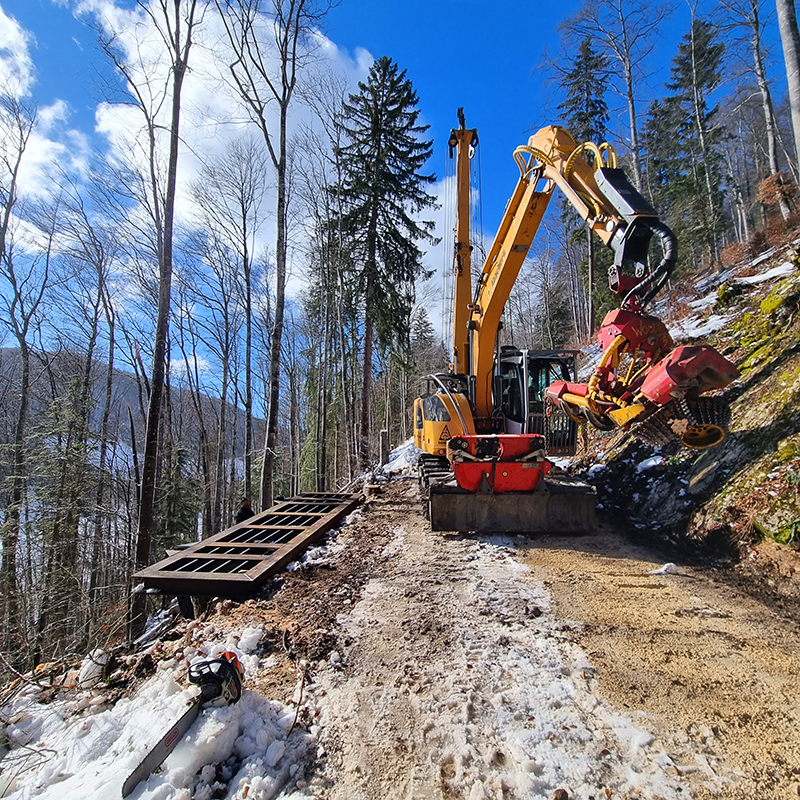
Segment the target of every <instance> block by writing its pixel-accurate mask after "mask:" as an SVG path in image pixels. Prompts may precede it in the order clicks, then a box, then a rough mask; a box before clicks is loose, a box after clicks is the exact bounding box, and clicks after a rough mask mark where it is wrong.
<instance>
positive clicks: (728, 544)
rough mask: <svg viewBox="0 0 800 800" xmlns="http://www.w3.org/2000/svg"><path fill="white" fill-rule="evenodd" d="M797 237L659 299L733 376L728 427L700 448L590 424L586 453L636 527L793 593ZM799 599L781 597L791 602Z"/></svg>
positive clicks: (681, 330) (798, 490)
mask: <svg viewBox="0 0 800 800" xmlns="http://www.w3.org/2000/svg"><path fill="white" fill-rule="evenodd" d="M799 253H800V249H799V244H798V242H797V241H795V242H792V243H790V244H788V245H785V246H783V247H781V248H777V249H773V250H770V251H768V252H766V253H764V254H762V255H761V256H759V257H758V258H756V259H754V260H752V261H748V262H744V263H741V264H739V265H736V266H734V267H732V268H731V269H729V270H727V271H726V272H724V273H723V274H721V275H713V276H710V277H707V278H705V279H704V280H703V281H701V282H700V283H699V284H698V285H697V287H696V292H695V293H699V294H700V295H701V296H700V297H691V296H687V293H686V291H685V287H682V286H681V287H678V288H676V289H675V290H673V292H672V295H671V296H670V297H668V298H667V299H664V300H661V301H660V303H659V304H657V306H656V308H655V309H654V313H655V314H657V315H659V316H661V317H662V318H663V319H664V320H665V321H666V322H667V324H668V325H669V327H670V330H671V333H672V334H673V336H674V338H675V339H676V341H677V342H678V343H680V344H692V343H698V342H705V343H708V344H711V345H713V346H715V347H716V348H717V349H718V350H719V351H720V352H722V353H723V354H724V355H725V356H726V357H727V358H729V359H730V360H731V361H733V362H734V363H735V364H736V365H737V366H738V368H739V370H740V372H741V377H740V379H739V380H738V381H736V382H735V384H734V385H733V386H732V387H731V388H730V389H729V390H728V391H729V394H730V397H731V398H732V399H733V402H732V423H731V430H730V436H729V437H728V439H727V440H726V441H725V442H724V443H723V444H722V445H720V446H719V447H716V448H713V449H711V450H708V451H705V452H700V453H698V452H696V451H690V450H687V449H685V448H680V449H679V448H676V447H674V446H668V447H665V448H662V449H661V450H658V451H654V450H652V449H651V448H648V447H646V446H644V445H642V444H641V443H639V442H638V441H637V440H635V439H634V438H633V437H632V436H631V435H629V434H626V433H620V432H617V433H613V434H599V433H596V434H593V435H592V436H591V441H590V446H589V449H588V452H587V453H586V454H585V455H584V456H583V458H582V465H583V467H584V468H585V469H588V475H589V479H590V481H591V482H593V483H594V484H595V485H596V486H597V489H598V493H599V496H600V500H601V503H602V505H603V506H604V508H605V510H606V511H608V512H611V513H612V514H613V515H614V518H615V519H616V520H620V519H623V520H626V521H627V523H628V524H629V525H630V526H631V527H632V529H633V530H636V531H639V532H640V535H641V536H647V535H651V534H652V535H653V536H655V537H656V538H661V539H663V540H664V541H665V542H668V543H671V544H673V545H677V546H678V547H679V549H680V551H681V552H683V553H686V552H695V553H696V554H697V555H698V556H704V557H707V556H712V557H714V556H716V557H718V558H719V559H722V560H723V561H725V562H727V563H729V564H730V563H735V564H737V566H736V567H735V571H736V572H737V573H738V574H739V575H741V576H742V577H743V578H746V579H747V581H749V582H752V583H753V584H754V588H755V589H756V590H757V591H762V590H763V591H767V592H770V593H772V594H774V595H775V597H776V598H781V597H782V598H792V599H793V600H794V599H796V598H798V597H800V561H798V558H797V552H796V549H795V548H796V545H797V544H798V542H800V266H798V265H799V264H800V255H799ZM795 605H796V604H795V603H794V602H792V603H790V604H789V606H788V607H789V608H790V609H793V608H794V607H795Z"/></svg>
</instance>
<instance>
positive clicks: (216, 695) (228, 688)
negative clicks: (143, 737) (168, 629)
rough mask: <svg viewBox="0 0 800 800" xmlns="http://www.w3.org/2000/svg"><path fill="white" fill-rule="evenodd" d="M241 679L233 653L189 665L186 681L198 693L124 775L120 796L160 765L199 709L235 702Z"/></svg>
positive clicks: (126, 794) (127, 793)
mask: <svg viewBox="0 0 800 800" xmlns="http://www.w3.org/2000/svg"><path fill="white" fill-rule="evenodd" d="M243 678H244V669H243V668H242V665H241V662H240V661H239V659H238V658H237V657H236V654H235V653H221V654H220V655H219V656H217V657H216V658H212V659H210V660H209V661H201V662H198V663H197V664H192V665H191V666H190V667H189V682H190V683H193V684H195V685H197V686H199V687H200V694H198V695H196V696H195V697H194V698H193V699H192V700H191V701H190V703H189V707H188V708H187V710H186V711H185V712H184V713H183V715H182V716H181V718H180V719H179V720H178V721H177V722H176V723H175V724H174V725H173V726H172V727H171V728H170V729H169V730H168V731H167V732H166V733H165V734H164V736H163V737H162V738H161V740H160V741H159V742H158V744H156V745H155V747H153V748H152V750H150V752H149V753H148V754H147V755H146V756H145V757H144V758H143V759H142V761H141V763H140V764H139V766H138V767H136V769H135V770H134V771H133V772H132V773H131V774H130V775H129V776H128V779H127V780H126V781H125V783H124V784H123V785H122V796H123V797H127V796H128V795H129V794H130V793H131V792H132V791H133V790H134V789H135V788H136V787H137V786H138V785H139V783H140V782H141V781H143V780H144V779H145V778H147V777H148V776H149V775H151V774H152V773H153V772H155V771H156V770H157V769H158V768H159V767H160V766H161V764H162V763H163V762H164V760H165V759H166V757H167V756H168V755H169V754H170V753H171V752H172V751H173V750H174V749H175V745H177V744H178V742H179V741H180V740H181V737H182V736H183V735H184V734H185V733H186V732H187V731H188V730H189V728H191V727H192V723H193V722H194V721H195V720H196V719H197V716H198V714H199V713H200V709H201V708H202V707H203V706H206V705H209V704H211V703H214V702H215V701H217V700H221V701H222V703H223V704H225V705H230V704H231V703H235V702H236V701H237V700H238V699H239V698H240V697H241V696H242V679H243Z"/></svg>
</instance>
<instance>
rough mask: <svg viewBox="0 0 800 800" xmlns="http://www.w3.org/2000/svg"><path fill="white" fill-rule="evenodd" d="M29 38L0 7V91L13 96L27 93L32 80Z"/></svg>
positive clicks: (32, 69) (28, 34) (16, 96)
mask: <svg viewBox="0 0 800 800" xmlns="http://www.w3.org/2000/svg"><path fill="white" fill-rule="evenodd" d="M31 40H32V37H31V35H30V33H29V32H28V31H26V30H25V29H24V28H23V27H22V26H21V25H20V24H19V23H18V22H17V21H16V20H15V19H14V18H13V17H9V16H8V15H7V14H6V13H5V12H4V11H3V9H2V8H0V91H4V92H7V93H8V94H10V95H11V96H12V97H15V98H20V97H23V96H25V95H26V94H28V92H29V91H30V87H31V84H32V83H33V80H34V68H33V61H32V60H31V56H30V53H29V48H30V44H31Z"/></svg>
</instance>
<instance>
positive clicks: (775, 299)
mask: <svg viewBox="0 0 800 800" xmlns="http://www.w3.org/2000/svg"><path fill="white" fill-rule="evenodd" d="M795 283H796V282H795V279H794V278H791V279H789V280H783V281H780V282H779V283H778V285H777V286H775V287H774V288H773V289H772V291H771V292H770V293H769V294H768V295H767V296H766V297H765V298H764V299H763V300H762V301H761V313H762V314H763V315H765V316H769V315H770V314H771V313H772V312H773V311H775V309H777V308H780V306H781V305H782V304H783V301H784V300H785V299H786V297H787V296H788V294H789V291H790V289H792V288H793V287H794V286H795Z"/></svg>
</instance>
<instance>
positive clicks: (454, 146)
mask: <svg viewBox="0 0 800 800" xmlns="http://www.w3.org/2000/svg"><path fill="white" fill-rule="evenodd" d="M458 122H459V126H458V128H454V129H453V130H452V131H451V132H450V141H449V142H448V144H449V146H450V158H452V157H453V154H454V153H455V156H456V225H455V243H454V247H453V268H454V271H455V288H454V291H453V352H452V361H451V363H450V371H451V372H452V373H454V374H456V375H459V374H466V373H467V371H468V370H469V364H470V355H469V332H468V325H467V324H468V322H469V307H470V304H471V302H472V272H471V270H472V243H471V240H470V230H469V220H470V191H469V189H470V163H469V162H470V158H471V156H472V154H473V153H474V152H475V147H476V146H477V144H478V131H477V130H475V129H474V128H473V129H471V130H467V128H466V122H465V118H464V109H463V108H459V109H458Z"/></svg>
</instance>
